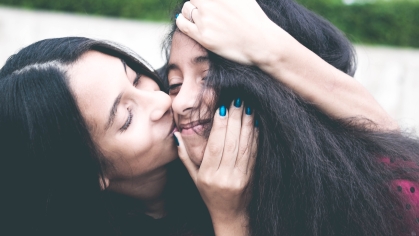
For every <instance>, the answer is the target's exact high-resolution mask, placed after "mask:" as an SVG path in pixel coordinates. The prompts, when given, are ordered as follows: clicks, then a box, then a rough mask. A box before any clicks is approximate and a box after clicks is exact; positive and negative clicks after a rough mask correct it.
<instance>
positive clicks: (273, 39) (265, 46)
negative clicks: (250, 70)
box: [249, 22, 295, 70]
mask: <svg viewBox="0 0 419 236" xmlns="http://www.w3.org/2000/svg"><path fill="white" fill-rule="evenodd" d="M257 40H258V41H257V42H256V43H254V44H255V45H259V47H258V48H255V49H252V50H251V52H250V54H249V58H250V62H251V63H252V65H255V66H257V67H259V68H261V69H262V70H265V68H270V67H276V68H278V66H280V65H281V64H283V63H284V62H285V61H286V56H287V48H289V47H290V44H291V43H292V42H291V40H295V39H294V38H292V37H291V36H290V35H289V34H288V32H286V31H285V30H283V29H282V28H281V27H279V26H278V25H276V24H275V23H273V22H270V24H267V25H266V26H265V27H264V28H263V29H261V31H260V34H258V38H257Z"/></svg>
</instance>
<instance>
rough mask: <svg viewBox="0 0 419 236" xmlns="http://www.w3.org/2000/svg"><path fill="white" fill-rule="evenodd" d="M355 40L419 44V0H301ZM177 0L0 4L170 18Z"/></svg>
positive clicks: (15, 0) (18, 0)
mask: <svg viewBox="0 0 419 236" xmlns="http://www.w3.org/2000/svg"><path fill="white" fill-rule="evenodd" d="M297 1H298V2H300V3H301V4H303V5H305V6H306V7H307V8H309V9H311V10H313V11H314V12H316V13H318V14H320V15H321V16H323V17H324V18H326V19H328V20H329V21H331V22H332V23H333V24H335V25H336V26H337V27H338V28H339V29H341V30H342V31H343V32H344V33H345V34H346V35H347V37H348V38H349V39H350V40H351V41H352V42H354V43H363V44H379V45H392V46H403V47H416V48H419V0H297ZM177 2H178V1H177V0H80V1H74V0H59V1H58V0H0V5H5V6H18V7H23V8H29V9H45V10H55V11H66V12H76V13H81V14H93V15H106V16H114V17H122V18H132V19H141V20H152V21H169V20H170V19H169V18H170V16H171V15H172V11H173V8H174V7H175V6H176V5H177Z"/></svg>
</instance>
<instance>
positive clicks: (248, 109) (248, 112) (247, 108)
mask: <svg viewBox="0 0 419 236" xmlns="http://www.w3.org/2000/svg"><path fill="white" fill-rule="evenodd" d="M251 114H252V108H251V107H246V115H249V116H250V115H251Z"/></svg>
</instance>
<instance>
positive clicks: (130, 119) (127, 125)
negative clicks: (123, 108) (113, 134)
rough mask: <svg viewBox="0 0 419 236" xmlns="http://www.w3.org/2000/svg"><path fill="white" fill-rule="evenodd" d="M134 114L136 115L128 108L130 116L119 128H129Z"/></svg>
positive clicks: (121, 129)
mask: <svg viewBox="0 0 419 236" xmlns="http://www.w3.org/2000/svg"><path fill="white" fill-rule="evenodd" d="M133 116H134V115H133V114H132V111H131V110H130V109H128V118H127V120H126V121H125V123H124V125H123V126H122V127H121V128H120V129H119V131H121V132H124V131H125V130H127V129H128V127H129V126H130V125H131V122H132V117H133Z"/></svg>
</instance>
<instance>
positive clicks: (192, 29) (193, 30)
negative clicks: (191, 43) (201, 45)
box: [176, 14, 198, 41]
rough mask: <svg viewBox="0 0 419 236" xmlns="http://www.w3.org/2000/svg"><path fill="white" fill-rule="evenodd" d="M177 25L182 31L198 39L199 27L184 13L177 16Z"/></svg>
mask: <svg viewBox="0 0 419 236" xmlns="http://www.w3.org/2000/svg"><path fill="white" fill-rule="evenodd" d="M176 25H177V27H178V28H179V30H180V31H182V33H184V34H185V35H187V36H189V37H191V38H192V39H194V40H195V41H197V39H198V38H197V37H198V28H197V27H196V25H195V24H194V23H192V22H190V21H189V20H188V19H186V18H185V17H184V16H183V14H179V15H178V17H177V18H176Z"/></svg>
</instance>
